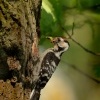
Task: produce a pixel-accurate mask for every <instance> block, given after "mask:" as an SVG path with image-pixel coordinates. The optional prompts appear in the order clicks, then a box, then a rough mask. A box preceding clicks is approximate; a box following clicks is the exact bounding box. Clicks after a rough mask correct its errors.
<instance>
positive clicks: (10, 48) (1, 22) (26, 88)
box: [0, 0, 42, 100]
mask: <svg viewBox="0 0 100 100" xmlns="http://www.w3.org/2000/svg"><path fill="white" fill-rule="evenodd" d="M41 2H42V1H41V0H0V100H29V95H30V92H31V90H32V88H33V87H34V84H35V79H36V78H37V76H36V75H37V73H38V72H36V70H35V71H34V69H36V68H37V65H38V62H39V53H38V40H39V36H40V22H39V21H40V10H41Z"/></svg>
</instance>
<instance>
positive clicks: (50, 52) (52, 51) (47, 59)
mask: <svg viewBox="0 0 100 100" xmlns="http://www.w3.org/2000/svg"><path fill="white" fill-rule="evenodd" d="M48 38H49V39H50V40H51V42H52V43H53V45H54V47H53V48H49V49H47V50H46V51H45V52H44V54H43V55H44V56H43V57H42V61H41V68H40V71H39V78H38V79H37V82H36V86H35V88H34V90H33V91H32V93H31V95H30V100H39V96H40V92H41V89H43V88H44V87H45V85H46V84H47V82H48V81H49V79H50V78H51V76H52V74H53V73H54V71H55V70H56V67H57V66H58V64H59V62H60V60H61V56H62V54H63V53H64V52H65V51H66V50H68V48H69V42H68V41H67V39H66V38H63V37H55V38H52V37H48Z"/></svg>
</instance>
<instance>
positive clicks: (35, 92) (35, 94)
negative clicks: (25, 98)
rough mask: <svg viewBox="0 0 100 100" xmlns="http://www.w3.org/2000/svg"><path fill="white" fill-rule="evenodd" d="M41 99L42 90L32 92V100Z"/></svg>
mask: <svg viewBox="0 0 100 100" xmlns="http://www.w3.org/2000/svg"><path fill="white" fill-rule="evenodd" d="M39 98H40V89H39V90H37V89H34V90H32V92H31V95H30V100H39Z"/></svg>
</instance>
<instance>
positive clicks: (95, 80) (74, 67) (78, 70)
mask: <svg viewBox="0 0 100 100" xmlns="http://www.w3.org/2000/svg"><path fill="white" fill-rule="evenodd" d="M63 62H64V63H65V64H67V65H68V66H70V67H72V68H73V69H74V70H76V71H77V72H79V73H80V74H82V75H84V76H86V77H87V78H89V79H91V80H92V81H94V82H96V83H99V84H100V80H97V79H95V78H93V77H92V76H90V75H88V74H87V73H85V72H83V71H82V70H80V69H78V68H77V67H76V66H75V65H73V64H70V63H66V62H65V61H63Z"/></svg>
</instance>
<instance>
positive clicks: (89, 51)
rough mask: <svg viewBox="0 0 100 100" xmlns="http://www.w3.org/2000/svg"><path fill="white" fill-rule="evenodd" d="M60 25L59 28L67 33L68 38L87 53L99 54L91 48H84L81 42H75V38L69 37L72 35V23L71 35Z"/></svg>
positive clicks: (99, 54)
mask: <svg viewBox="0 0 100 100" xmlns="http://www.w3.org/2000/svg"><path fill="white" fill-rule="evenodd" d="M60 27H61V29H62V30H63V31H64V32H66V33H67V35H68V36H69V38H70V39H71V40H72V41H73V42H74V43H76V44H77V45H78V46H79V47H81V48H82V49H83V50H85V51H86V52H88V53H90V54H92V55H95V56H100V53H95V52H93V51H91V50H89V49H87V48H85V47H84V46H83V45H82V44H80V43H79V42H77V41H76V40H75V39H73V38H72V37H71V36H72V35H73V29H74V24H73V27H72V34H71V35H70V34H69V33H68V31H67V30H66V29H65V28H64V27H62V26H61V25H60Z"/></svg>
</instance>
